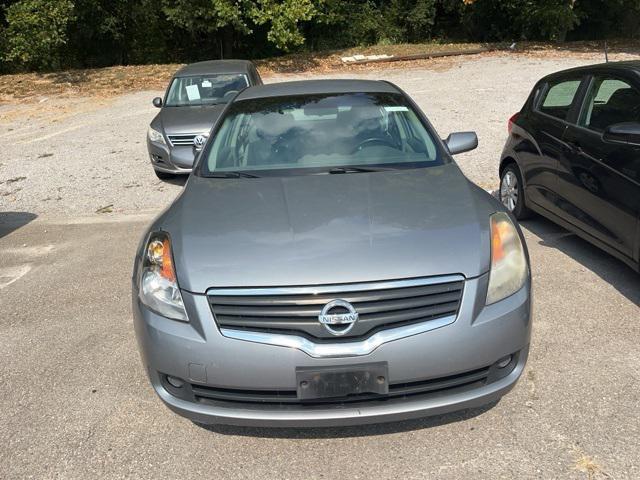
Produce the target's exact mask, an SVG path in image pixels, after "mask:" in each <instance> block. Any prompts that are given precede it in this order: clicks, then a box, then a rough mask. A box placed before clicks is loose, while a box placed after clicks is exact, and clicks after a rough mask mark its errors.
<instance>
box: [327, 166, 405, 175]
mask: <svg viewBox="0 0 640 480" xmlns="http://www.w3.org/2000/svg"><path fill="white" fill-rule="evenodd" d="M384 170H393V169H391V168H384V167H334V168H331V169H329V170H328V171H327V173H330V174H336V173H367V172H382V171H384Z"/></svg>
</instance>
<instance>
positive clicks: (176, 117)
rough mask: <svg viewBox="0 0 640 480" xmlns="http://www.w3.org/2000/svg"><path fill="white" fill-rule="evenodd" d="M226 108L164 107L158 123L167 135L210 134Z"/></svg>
mask: <svg viewBox="0 0 640 480" xmlns="http://www.w3.org/2000/svg"><path fill="white" fill-rule="evenodd" d="M225 106H226V105H205V106H197V107H164V108H163V109H162V110H161V111H160V113H159V115H158V121H159V122H160V123H161V124H162V128H163V129H164V131H165V133H166V134H167V135H176V134H181V133H202V132H208V131H209V130H211V127H212V126H213V124H214V122H215V121H216V120H217V119H218V117H219V116H220V114H221V113H222V110H224V107H225Z"/></svg>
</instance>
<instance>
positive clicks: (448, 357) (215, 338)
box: [133, 275, 531, 427]
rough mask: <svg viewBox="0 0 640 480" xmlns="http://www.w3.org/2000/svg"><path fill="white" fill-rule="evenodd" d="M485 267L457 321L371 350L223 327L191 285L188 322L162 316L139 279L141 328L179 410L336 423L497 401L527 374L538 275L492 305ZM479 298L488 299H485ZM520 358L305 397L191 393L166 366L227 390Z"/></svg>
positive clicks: (150, 367)
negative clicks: (271, 339) (401, 387)
mask: <svg viewBox="0 0 640 480" xmlns="http://www.w3.org/2000/svg"><path fill="white" fill-rule="evenodd" d="M487 279H488V278H487V275H483V276H481V277H479V278H476V279H470V280H466V282H465V289H464V295H463V298H462V303H461V305H460V310H459V313H458V317H457V319H456V321H455V322H453V323H451V324H449V325H446V326H444V327H441V328H437V329H434V330H431V331H428V332H425V333H421V334H417V335H413V336H409V337H406V338H402V339H398V340H394V341H391V342H389V343H385V344H382V345H381V346H379V347H378V348H376V349H375V350H374V351H372V352H371V353H369V354H367V355H362V356H356V357H337V358H313V357H311V356H309V355H308V354H306V353H304V352H302V351H300V350H297V349H295V348H288V347H282V346H274V345H265V344H260V343H253V342H247V341H242V340H236V339H231V338H227V337H224V336H223V335H222V334H221V333H220V331H219V330H218V328H217V326H216V323H215V320H214V318H213V314H212V313H211V308H210V305H209V303H208V300H207V297H206V296H205V295H194V294H191V293H188V292H183V300H184V303H185V308H186V309H187V313H188V316H189V319H190V322H189V323H183V322H177V321H173V320H168V319H166V318H164V317H161V316H159V315H157V314H155V313H154V312H152V311H150V310H148V309H147V308H146V307H144V306H143V305H141V304H140V302H139V300H138V297H137V292H136V290H135V287H134V294H133V311H134V324H135V329H136V335H137V339H138V343H139V347H140V351H141V354H142V359H143V362H144V363H145V365H146V367H147V371H148V374H149V377H150V380H151V383H152V385H153V387H154V389H155V391H156V393H157V394H158V395H159V396H160V398H161V399H162V401H163V402H164V403H165V404H166V405H167V406H168V407H169V408H170V409H171V410H173V411H175V412H176V413H178V414H180V415H183V416H185V417H187V418H190V419H192V420H194V421H197V422H200V423H221V424H232V425H252V426H282V427H288V426H337V425H355V424H365V423H379V422H388V421H395V420H403V419H410V418H417V417H423V416H428V415H439V414H443V413H446V412H451V411H455V410H462V409H467V408H472V407H477V406H481V405H484V404H487V403H491V402H494V401H496V400H498V399H499V398H500V397H502V396H503V395H504V394H505V393H507V392H508V391H509V390H510V389H511V388H513V386H514V385H515V383H516V381H517V379H518V378H519V377H520V375H521V373H522V371H523V369H524V366H525V363H526V360H527V355H528V349H529V339H530V335H531V299H530V284H529V282H527V284H526V285H525V287H523V288H522V289H521V290H520V291H519V292H517V293H516V294H514V295H512V296H511V297H509V298H507V299H505V300H502V301H501V302H498V303H496V304H494V305H490V306H484V296H485V294H486V286H487ZM479 305H480V306H479ZM508 355H514V357H515V358H516V360H514V361H513V362H512V365H510V366H509V367H508V368H506V369H505V372H504V375H498V376H497V377H495V376H494V378H488V379H487V380H486V381H484V382H476V383H473V384H470V385H467V386H466V387H465V388H452V389H441V390H437V391H433V392H431V393H425V394H421V395H407V396H401V397H393V398H378V399H373V400H371V399H368V400H367V401H363V402H353V403H351V402H342V403H339V402H337V403H328V404H313V405H307V404H304V403H294V404H277V403H264V404H261V403H260V402H247V403H243V402H237V401H234V402H219V401H198V400H185V399H184V398H180V397H179V396H177V395H174V394H172V393H171V391H170V390H171V389H170V388H167V384H166V382H165V381H163V379H164V378H166V377H165V375H171V376H173V377H178V378H180V379H184V380H185V381H186V382H188V383H192V384H194V385H195V386H198V385H200V386H209V387H215V388H219V389H223V390H225V391H227V390H229V391H232V390H234V389H237V390H250V391H261V390H265V391H291V390H294V391H295V390H296V386H297V381H296V376H295V370H296V368H297V367H316V368H317V367H327V366H338V365H356V364H363V363H373V362H387V363H388V369H389V370H388V376H389V383H390V384H400V383H403V384H404V383H406V384H411V383H412V382H421V381H425V380H428V379H440V378H445V377H446V378H450V377H451V376H455V375H458V374H463V373H464V372H470V371H476V370H479V369H483V368H487V367H489V366H492V365H495V363H496V362H497V361H498V360H499V359H501V358H504V357H505V356H508Z"/></svg>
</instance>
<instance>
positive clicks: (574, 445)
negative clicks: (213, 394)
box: [0, 64, 640, 479]
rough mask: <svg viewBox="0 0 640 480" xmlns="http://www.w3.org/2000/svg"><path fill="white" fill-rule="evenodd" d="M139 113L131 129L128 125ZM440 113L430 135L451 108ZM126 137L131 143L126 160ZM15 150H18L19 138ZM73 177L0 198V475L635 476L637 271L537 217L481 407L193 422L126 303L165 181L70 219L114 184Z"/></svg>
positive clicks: (638, 430) (639, 459) (639, 434)
mask: <svg viewBox="0 0 640 480" xmlns="http://www.w3.org/2000/svg"><path fill="white" fill-rule="evenodd" d="M550 68H551V65H547V64H544V65H543V66H542V69H550ZM413 74H415V72H414V73H413ZM413 74H412V75H413ZM434 75H435V74H434ZM522 75H524V74H522ZM529 75H532V74H529ZM414 88H415V85H414ZM428 88H429V85H424V89H425V90H426V89H428ZM438 88H442V87H438ZM487 88H493V87H492V86H488V87H487ZM523 91H524V89H523ZM409 93H412V92H409ZM509 98H511V97H509ZM121 101H122V100H121V99H120V100H116V101H115V102H116V103H117V102H121ZM482 101H483V102H484V101H485V100H482ZM518 101H519V100H518ZM496 108H499V109H500V110H501V111H500V115H499V116H498V115H496V114H495V112H493V113H491V112H489V113H487V115H488V116H489V117H490V121H491V122H496V124H497V122H500V132H501V133H500V135H501V139H500V140H499V141H496V142H495V144H496V145H497V144H499V143H501V142H502V140H503V138H504V132H503V131H502V130H503V129H504V124H503V123H504V122H503V121H504V120H505V118H502V117H503V115H502V110H505V111H506V110H507V109H509V110H512V109H513V106H512V105H507V106H506V107H505V106H499V107H496ZM437 115H438V116H439V117H440V118H441V119H442V118H446V117H447V112H445V111H441V110H440V111H438V112H437ZM455 116H456V115H455V112H454V113H453V114H452V117H455ZM147 117H148V114H146V116H145V115H142V116H141V117H140V119H138V120H136V123H135V124H132V125H131V126H130V128H131V130H132V131H133V130H135V131H136V132H137V131H138V130H140V132H141V133H142V134H144V121H147V120H148V118H147ZM114 122H115V120H114ZM440 123H441V124H444V125H445V127H446V128H440V127H439V129H440V130H443V131H446V130H450V129H452V128H448V127H450V126H451V125H452V124H454V123H455V124H458V123H460V122H458V121H457V120H456V119H455V118H453V119H451V118H450V119H448V120H446V121H444V120H441V121H440ZM473 126H474V125H473V124H471V123H470V122H467V123H464V124H463V125H461V127H468V128H471V127H473ZM27 127H28V126H27ZM27 127H25V128H27ZM16 128H18V127H16ZM140 132H138V133H140ZM5 133H9V132H5ZM76 135H77V131H76V130H70V131H69V132H67V133H64V132H63V133H61V134H59V135H58V136H57V137H52V138H56V139H57V140H56V141H59V144H56V146H55V148H59V149H60V150H59V152H61V153H57V152H58V150H56V155H62V153H63V152H64V150H62V148H63V146H64V145H68V146H74V145H76V146H78V145H79V143H74V142H76V139H75V136H76ZM65 142H67V143H65ZM29 145H31V144H29ZM134 145H135V143H134ZM8 148H15V150H14V151H15V152H18V150H20V149H19V148H18V147H8ZM78 148H80V147H78ZM101 148H102V147H101ZM127 148H129V147H127ZM141 148H143V145H137V146H136V147H131V149H132V150H131V151H135V155H137V156H138V158H139V159H143V158H144V150H142V151H140V149H141ZM20 152H22V153H20V154H21V155H25V156H26V155H32V156H33V158H36V157H35V150H33V151H32V150H31V146H28V145H27V146H23V147H22V150H20ZM43 152H44V150H43ZM69 152H71V153H70V154H69V155H71V154H72V153H73V149H72V148H70V149H69ZM18 153H19V152H18ZM18 153H15V155H18ZM480 153H482V155H485V154H486V155H489V154H490V155H491V156H492V157H493V160H492V161H491V162H492V166H491V168H493V164H494V163H495V161H496V156H497V155H498V154H499V151H492V152H486V151H481V152H480ZM73 154H77V153H73ZM479 157H481V155H479ZM20 158H22V157H20ZM465 158H466V159H467V160H466V162H469V163H466V165H470V159H471V158H472V157H469V156H467V157H465ZM24 159H26V157H25V158H24ZM24 159H23V160H24ZM13 161H14V158H13V154H11V153H10V154H9V157H8V159H5V158H3V159H2V163H4V165H5V167H6V165H7V164H10V165H14V166H16V167H15V168H18V167H17V165H18V163H19V162H15V163H11V162H13ZM25 161H26V160H25ZM43 161H44V160H43ZM57 161H62V160H57ZM142 161H143V160H140V162H142ZM61 165H62V164H61ZM78 165H79V164H78ZM146 167H148V166H146ZM25 168H26V167H25ZM29 168H32V167H29ZM49 168H51V167H46V169H49ZM61 168H62V169H63V170H64V168H67V167H64V166H63V167H61ZM96 168H100V167H98V166H96ZM111 168H113V169H114V171H117V168H116V166H114V165H111ZM463 168H465V166H464V165H463ZM46 171H49V170H46ZM53 171H54V169H51V172H53ZM466 171H467V172H468V174H469V176H470V177H474V171H475V170H474V169H473V168H468V169H467V170H466ZM148 173H149V172H147V175H148ZM35 174H36V171H35V170H30V173H29V175H35ZM0 175H4V176H3V177H0V179H5V178H8V177H9V176H11V175H15V176H19V172H17V171H16V170H15V169H12V171H11V172H10V173H7V171H6V168H5V170H0ZM51 175H53V176H54V177H55V172H53V173H51ZM123 175H124V176H126V175H127V174H126V173H125V174H123ZM475 175H477V174H475ZM475 178H479V177H477V176H476V177H475ZM121 180H122V182H125V181H128V180H125V179H121ZM83 181H84V183H88V184H89V185H93V184H92V183H91V181H90V179H89V178H86V177H85V178H83V177H82V176H81V175H80V174H78V177H76V180H75V181H67V183H66V184H65V188H66V189H67V190H72V189H78V191H80V190H79V189H80V188H86V189H87V190H86V191H82V192H81V193H80V194H78V195H77V196H75V197H73V198H74V199H75V200H73V202H72V201H67V200H60V201H59V202H62V204H63V205H64V208H62V209H57V208H53V209H49V207H48V206H47V205H48V204H50V203H52V202H53V203H55V202H56V200H51V201H47V202H44V203H42V202H40V200H41V199H42V198H44V197H38V195H39V194H40V193H43V192H44V193H46V191H48V190H47V189H54V188H55V187H54V186H50V185H48V184H46V183H44V182H40V183H38V182H36V181H35V180H34V183H33V184H32V186H33V189H34V191H35V192H36V194H34V193H31V194H28V193H24V192H22V193H21V192H18V193H15V194H12V195H13V196H10V195H6V196H3V197H0V202H1V203H0V212H2V213H0V312H1V314H0V389H1V390H0V392H1V394H0V479H5V478H6V479H14V478H82V479H84V478H98V477H100V478H123V477H132V478H199V479H201V478H220V479H227V478H251V479H253V478H261V479H267V478H278V479H280V478H283V479H298V478H305V479H315V478H325V479H330V478H349V479H358V478H360V479H371V478H406V479H409V478H452V479H459V478H482V479H484V478H487V479H496V478H506V479H512V478H519V479H520V478H544V479H549V478H577V479H586V478H616V479H626V478H629V479H637V478H640V453H639V452H640V416H639V415H638V406H639V404H640V403H639V402H640V347H638V339H639V338H640V313H639V312H640V309H639V307H640V276H639V275H638V274H636V273H634V272H633V271H631V270H630V269H629V268H627V267H626V266H625V265H623V264H622V263H620V262H619V261H617V260H615V259H613V258H612V257H610V256H608V255H606V254H605V253H602V252H601V251H599V250H597V249H596V248H594V247H592V246H590V245H589V244H587V243H586V242H584V241H582V240H580V239H578V238H577V237H575V236H574V235H571V234H568V233H567V232H566V231H564V230H563V229H561V228H559V227H557V226H555V225H553V224H551V223H550V222H548V221H546V220H543V219H540V218H538V219H533V220H530V221H528V222H525V223H524V225H523V226H524V229H525V233H526V236H527V241H528V245H529V249H530V253H531V258H532V270H533V276H534V296H535V318H534V333H533V340H532V350H531V354H530V358H529V364H528V366H527V369H526V370H525V372H524V374H523V376H522V378H521V380H520V382H519V383H518V385H517V386H516V388H515V389H514V390H513V391H512V392H511V393H509V394H508V395H507V396H506V397H504V398H503V399H502V400H501V401H500V402H498V403H497V404H495V405H490V406H488V407H487V408H483V409H479V410H473V411H467V412H462V413H458V414H451V415H446V416H441V417H435V418H429V419H423V420H417V421H410V422H401V423H392V424H383V425H376V426H367V427H350V428H343V429H340V428H331V429H306V430H295V429H285V430H277V429H251V428H232V427H216V428H202V427H200V426H197V425H195V424H193V423H191V422H189V421H188V420H186V419H183V418H181V417H178V416H176V415H175V414H173V413H171V412H170V411H169V410H168V409H167V408H165V407H164V406H163V405H162V404H161V402H160V400H159V399H158V398H157V397H156V396H155V393H154V392H153V390H152V388H151V386H150V385H149V383H148V381H147V379H146V377H145V373H144V370H143V367H142V365H141V362H140V358H139V355H138V352H137V348H136V343H135V338H134V334H133V325H132V318H131V310H130V301H131V300H130V274H131V267H132V260H133V254H134V249H135V247H136V244H137V242H138V240H139V238H140V235H141V233H142V231H143V230H144V228H145V226H146V225H147V224H148V222H149V221H150V219H151V216H152V214H153V213H154V212H157V211H158V209H159V208H160V207H161V206H163V205H165V204H166V203H167V202H168V201H170V200H171V198H173V196H174V195H175V193H176V192H178V191H179V188H180V187H179V185H169V187H171V188H172V190H170V191H167V192H166V197H165V196H162V195H164V194H162V195H161V194H158V195H156V194H155V193H153V192H150V193H149V195H150V196H151V197H152V200H153V202H156V203H158V205H156V206H155V207H154V205H153V202H150V201H146V200H145V196H144V195H145V194H144V192H145V190H144V189H145V188H146V184H145V183H144V182H146V180H142V181H141V182H140V183H141V184H142V185H143V186H142V187H136V189H138V190H139V192H140V193H137V194H136V195H137V196H138V197H137V198H140V203H139V205H138V208H137V209H138V210H140V211H141V212H142V213H133V212H132V211H131V212H130V211H125V210H127V209H126V208H124V207H123V208H122V210H120V209H119V208H115V212H114V213H112V214H104V215H95V214H94V215H88V214H90V213H92V212H93V210H95V207H97V206H99V205H98V204H99V203H101V202H103V201H104V198H103V195H105V193H104V192H106V193H108V194H109V195H112V198H114V199H118V198H119V196H118V191H117V190H113V191H110V190H109V191H107V190H105V191H104V192H103V191H102V190H99V189H94V190H95V192H92V190H91V188H90V187H86V186H85V187H81V186H79V185H80V184H82V182H83ZM111 181H112V180H110V179H107V180H105V182H106V183H108V182H111ZM118 181H120V180H118ZM17 183H19V182H17V181H16V182H12V183H11V185H13V186H12V187H10V188H14V186H15V184H17ZM52 185H53V184H52ZM153 185H156V186H158V187H162V185H160V184H153ZM0 186H1V185H0ZM5 187H7V185H5ZM7 188H8V187H7ZM105 188H106V187H105ZM39 189H42V192H41V191H40V190H39ZM131 190H132V189H126V190H122V189H121V192H122V195H123V196H125V195H130V193H127V192H130V191H131ZM92 193H94V194H95V197H96V198H95V199H94V197H92V196H91V195H90V194H92ZM21 195H23V196H21ZM29 195H31V196H29ZM63 196H64V195H61V197H63ZM83 196H84V197H83ZM98 197H99V198H98ZM127 198H129V197H127ZM131 198H133V197H131ZM87 199H89V200H87ZM94 200H95V201H94ZM145 201H146V203H145ZM65 202H67V203H65ZM74 202H76V203H74ZM114 202H117V200H114V201H112V202H110V203H114ZM129 210H136V209H135V208H134V209H129ZM12 212H15V213H12ZM147 212H149V213H147Z"/></svg>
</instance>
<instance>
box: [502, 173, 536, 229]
mask: <svg viewBox="0 0 640 480" xmlns="http://www.w3.org/2000/svg"><path fill="white" fill-rule="evenodd" d="M500 201H501V202H502V204H503V205H504V206H505V207H507V209H508V210H509V211H510V212H511V213H513V215H514V216H515V217H516V218H517V219H518V220H523V219H525V218H527V217H528V216H529V215H530V214H531V211H530V210H529V209H528V208H527V205H526V200H525V197H524V190H523V188H522V176H521V175H520V169H519V168H518V167H517V165H515V164H513V163H512V164H509V165H507V166H506V167H505V169H504V170H503V171H502V177H501V178H500Z"/></svg>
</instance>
